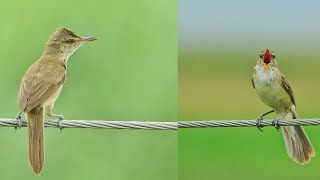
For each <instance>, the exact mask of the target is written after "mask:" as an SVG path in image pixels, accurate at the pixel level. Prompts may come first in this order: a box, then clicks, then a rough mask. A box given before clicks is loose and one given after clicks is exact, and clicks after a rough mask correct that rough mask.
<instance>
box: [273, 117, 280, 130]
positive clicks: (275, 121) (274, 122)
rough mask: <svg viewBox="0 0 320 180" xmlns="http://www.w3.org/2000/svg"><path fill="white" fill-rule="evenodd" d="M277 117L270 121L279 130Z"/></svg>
mask: <svg viewBox="0 0 320 180" xmlns="http://www.w3.org/2000/svg"><path fill="white" fill-rule="evenodd" d="M279 120H280V119H279V118H275V119H274V120H273V121H272V125H273V126H274V127H275V128H276V129H277V131H279V129H280V126H279Z"/></svg>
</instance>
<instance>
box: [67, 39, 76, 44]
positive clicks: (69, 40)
mask: <svg viewBox="0 0 320 180" xmlns="http://www.w3.org/2000/svg"><path fill="white" fill-rule="evenodd" d="M64 42H66V43H68V44H71V43H74V42H75V40H74V39H67V40H65V41H64Z"/></svg>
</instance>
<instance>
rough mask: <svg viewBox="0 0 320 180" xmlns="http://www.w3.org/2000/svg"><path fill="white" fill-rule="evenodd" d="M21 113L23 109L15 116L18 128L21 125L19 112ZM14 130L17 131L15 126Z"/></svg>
mask: <svg viewBox="0 0 320 180" xmlns="http://www.w3.org/2000/svg"><path fill="white" fill-rule="evenodd" d="M22 113H23V111H20V112H19V113H18V114H17V116H16V120H17V121H18V127H19V129H20V128H21V126H22V120H21V114H22ZM14 129H15V131H17V127H14Z"/></svg>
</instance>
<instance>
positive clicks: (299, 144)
mask: <svg viewBox="0 0 320 180" xmlns="http://www.w3.org/2000/svg"><path fill="white" fill-rule="evenodd" d="M296 118H297V115H296V113H295V110H294V112H291V113H288V115H286V116H285V117H284V119H296ZM282 133H283V137H284V140H285V144H286V149H287V153H288V155H289V157H290V158H292V159H293V160H294V161H296V162H297V163H300V164H307V163H308V162H310V160H311V158H312V157H314V156H315V151H314V148H313V146H312V144H311V142H310V140H309V138H308V136H307V134H306V132H305V131H304V129H303V128H302V127H301V126H284V127H282Z"/></svg>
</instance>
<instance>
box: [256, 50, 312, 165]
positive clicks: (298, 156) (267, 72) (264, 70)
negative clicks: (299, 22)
mask: <svg viewBox="0 0 320 180" xmlns="http://www.w3.org/2000/svg"><path fill="white" fill-rule="evenodd" d="M254 69H255V72H254V74H253V78H252V84H253V87H254V89H255V91H256V93H257V95H258V96H259V98H260V99H261V101H262V102H264V103H265V104H266V105H268V106H269V107H270V108H272V109H273V110H272V111H269V112H267V113H264V114H263V115H261V116H260V117H259V118H258V119H257V126H258V127H259V128H260V127H261V120H262V118H263V116H265V115H267V114H269V113H271V112H275V113H276V114H277V118H276V119H275V120H274V121H273V124H274V125H275V126H276V128H279V127H278V125H277V121H278V120H279V119H287V120H290V119H298V115H297V112H296V102H295V99H294V95H293V91H292V88H291V87H290V85H289V82H288V81H287V79H286V78H285V77H284V76H283V75H282V73H281V72H280V70H279V68H278V66H277V62H276V56H275V54H274V53H273V52H271V51H269V50H268V49H267V50H266V51H262V52H261V53H260V58H259V59H258V62H257V65H256V66H255V68H254ZM281 129H282V133H283V137H284V141H285V145H286V149H287V153H288V155H289V157H290V158H292V159H293V160H294V161H296V162H297V163H300V164H306V163H308V162H309V161H310V160H311V158H312V157H314V156H315V151H314V148H313V146H312V144H311V142H310V140H309V138H308V136H307V134H306V132H305V131H304V129H303V128H302V127H301V126H283V127H281Z"/></svg>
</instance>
